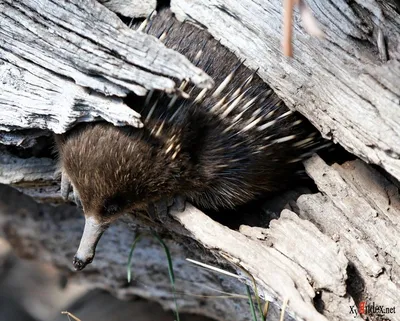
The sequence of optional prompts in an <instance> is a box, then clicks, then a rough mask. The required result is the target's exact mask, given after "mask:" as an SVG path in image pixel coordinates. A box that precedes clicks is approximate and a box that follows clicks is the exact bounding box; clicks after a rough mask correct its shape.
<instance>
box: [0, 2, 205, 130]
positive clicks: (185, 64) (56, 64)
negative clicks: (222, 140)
mask: <svg viewBox="0 0 400 321" xmlns="http://www.w3.org/2000/svg"><path fill="white" fill-rule="evenodd" d="M0 77H1V78H0V79H1V83H2V87H1V89H2V90H1V94H0V107H1V108H0V124H1V125H0V130H11V129H21V128H41V129H50V130H52V131H53V132H56V133H62V132H65V131H66V130H67V129H68V128H69V127H71V125H72V124H74V123H75V122H76V121H93V120H95V119H96V118H98V117H101V118H103V119H105V120H107V121H110V122H112V123H114V124H115V125H122V124H129V125H132V126H136V127H137V126H140V125H141V123H140V121H139V119H138V118H139V115H138V114H137V113H136V112H134V111H133V110H132V109H130V108H129V107H127V106H126V105H125V104H124V102H123V100H122V99H120V98H119V97H122V98H123V97H125V96H126V95H127V94H128V93H129V92H131V91H132V92H135V93H136V94H138V95H144V94H145V93H146V92H147V90H148V89H160V90H164V91H166V92H174V91H175V89H176V88H175V87H176V84H175V82H174V81H173V80H172V79H171V78H168V77H173V78H175V79H180V80H182V79H188V80H190V81H192V82H193V83H194V84H196V85H198V86H200V87H210V86H211V85H212V80H211V79H210V77H208V76H207V75H206V74H205V73H204V72H203V71H202V70H200V69H199V68H196V67H195V66H194V65H192V64H191V63H190V62H189V61H188V60H187V59H186V58H185V57H184V56H182V55H180V54H178V53H177V52H175V51H173V50H171V49H167V48H165V46H164V45H163V44H162V43H161V42H160V41H158V40H157V39H156V38H154V37H151V36H148V35H146V34H144V33H142V32H137V31H135V30H131V29H129V28H128V27H127V26H126V25H124V24H123V23H122V21H121V20H120V19H119V18H118V17H117V16H116V15H115V14H114V13H112V12H110V11H108V10H107V9H105V8H104V7H103V6H102V5H100V4H98V3H97V2H96V1H94V0H87V1H83V2H82V1H78V0H76V1H64V2H63V3H60V2H58V1H55V2H54V1H50V0H43V1H39V2H37V1H29V0H23V1H14V0H12V1H11V0H10V1H2V2H1V3H0ZM22 91H23V94H21V92H22ZM99 93H100V94H99Z"/></svg>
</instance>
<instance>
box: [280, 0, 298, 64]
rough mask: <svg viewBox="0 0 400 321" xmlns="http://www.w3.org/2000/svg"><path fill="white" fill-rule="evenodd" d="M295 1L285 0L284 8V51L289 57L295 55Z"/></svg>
mask: <svg viewBox="0 0 400 321" xmlns="http://www.w3.org/2000/svg"><path fill="white" fill-rule="evenodd" d="M295 1H296V0H285V1H284V8H283V9H284V11H283V53H284V55H285V56H288V57H293V47H292V29H293V8H294V4H295Z"/></svg>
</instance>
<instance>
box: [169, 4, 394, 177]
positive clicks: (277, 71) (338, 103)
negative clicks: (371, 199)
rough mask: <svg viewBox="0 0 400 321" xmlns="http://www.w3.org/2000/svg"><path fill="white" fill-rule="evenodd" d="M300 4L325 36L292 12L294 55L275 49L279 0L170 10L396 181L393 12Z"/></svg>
mask: <svg viewBox="0 0 400 321" xmlns="http://www.w3.org/2000/svg"><path fill="white" fill-rule="evenodd" d="M307 3H308V4H309V6H310V7H311V9H312V12H313V14H314V16H315V18H316V19H317V20H318V22H319V23H320V25H321V29H322V30H323V31H324V33H325V34H326V38H325V39H323V40H321V39H317V38H313V37H311V36H309V35H307V34H306V33H305V32H304V31H303V29H302V28H300V27H299V25H298V22H299V19H298V18H296V21H297V24H296V28H295V31H294V40H293V42H294V43H293V46H294V59H289V58H285V57H283V55H282V52H281V50H282V49H281V41H282V10H283V6H282V1H280V0H272V1H245V2H243V1H236V0H172V1H171V9H172V11H174V12H175V13H176V14H177V15H178V17H180V19H181V20H183V19H185V17H186V18H187V17H189V18H188V19H189V20H195V21H199V22H200V23H201V24H202V25H203V26H205V27H207V29H208V31H209V32H210V33H211V34H212V35H213V36H214V37H215V38H216V39H220V41H221V43H222V44H223V45H225V46H227V47H228V48H229V49H231V50H232V51H233V52H235V53H236V55H237V56H239V57H241V58H243V59H246V61H245V64H246V65H248V66H249V67H251V68H252V69H258V74H259V75H260V76H261V77H262V78H263V79H264V80H265V81H266V82H267V83H268V84H269V85H270V86H271V87H272V88H273V89H274V90H275V92H276V93H277V94H278V95H279V96H280V98H281V99H282V100H283V101H284V102H285V103H286V104H287V105H288V106H289V107H292V108H294V109H296V110H298V111H300V112H301V113H302V114H304V115H305V116H306V117H307V118H308V119H309V120H310V121H311V122H312V123H313V124H314V125H315V126H316V127H317V128H318V129H319V130H320V131H321V132H322V133H323V134H324V135H325V136H326V137H329V138H332V139H333V140H334V141H336V142H339V143H340V144H341V145H342V146H344V147H345V148H346V149H347V150H348V151H350V152H351V153H353V154H355V155H357V156H358V157H360V158H362V159H363V160H365V161H367V162H370V163H374V164H377V165H379V166H382V167H383V168H385V170H387V171H388V172H389V173H391V174H392V175H393V176H395V177H396V178H397V179H400V112H399V108H400V32H399V31H400V14H399V10H398V9H397V8H396V7H395V5H394V4H391V3H390V2H388V1H381V0H373V1H363V0H357V1H352V2H351V3H349V2H348V1H344V0H340V1H319V0H311V1H310V0H309V1H307ZM382 35H383V39H384V40H383V41H381V40H382ZM382 46H384V47H383V48H382ZM382 51H383V52H385V53H386V55H387V57H388V59H389V60H387V59H383V60H382V59H381V57H380V55H379V53H380V52H382Z"/></svg>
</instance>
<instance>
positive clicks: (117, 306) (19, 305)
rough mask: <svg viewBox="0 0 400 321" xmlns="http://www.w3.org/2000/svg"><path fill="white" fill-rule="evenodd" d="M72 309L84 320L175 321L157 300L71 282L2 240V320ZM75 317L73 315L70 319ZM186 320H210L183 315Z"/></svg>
mask: <svg viewBox="0 0 400 321" xmlns="http://www.w3.org/2000/svg"><path fill="white" fill-rule="evenodd" d="M61 311H69V312H71V313H72V314H73V315H74V316H76V317H78V318H79V319H80V320H81V321H111V320H112V321H125V320H133V319H134V320H135V321H150V320H151V321H173V320H174V319H175V316H174V314H173V312H172V311H164V310H163V309H162V308H161V306H160V305H158V304H157V303H154V302H150V301H145V300H142V299H139V298H138V299H136V300H133V301H120V300H118V299H116V298H115V297H113V296H111V295H110V294H108V293H106V292H104V291H97V290H95V291H89V290H88V289H87V288H86V287H85V286H81V285H78V284H70V283H68V280H67V279H66V278H65V277H63V275H61V274H60V273H59V272H58V271H57V269H56V268H54V267H52V266H50V265H47V264H40V263H37V262H32V261H27V260H21V259H19V258H17V257H16V256H15V255H14V254H13V253H12V251H11V250H10V249H9V247H8V245H7V243H6V242H5V241H4V240H2V239H0V321H69V319H68V316H66V315H62V314H61ZM70 319H71V320H72V318H70ZM181 320H182V321H207V320H210V319H207V318H204V317H200V316H195V315H182V316H181Z"/></svg>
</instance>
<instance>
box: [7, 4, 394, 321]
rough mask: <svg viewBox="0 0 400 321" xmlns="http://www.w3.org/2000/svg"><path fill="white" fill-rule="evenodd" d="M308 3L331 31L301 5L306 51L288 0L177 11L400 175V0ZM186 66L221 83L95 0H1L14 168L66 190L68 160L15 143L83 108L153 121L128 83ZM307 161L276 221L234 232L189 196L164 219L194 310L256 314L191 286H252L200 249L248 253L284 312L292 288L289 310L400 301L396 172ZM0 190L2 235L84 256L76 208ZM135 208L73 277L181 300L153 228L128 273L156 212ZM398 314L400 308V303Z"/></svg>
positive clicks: (149, 82) (183, 71) (225, 315)
mask: <svg viewBox="0 0 400 321" xmlns="http://www.w3.org/2000/svg"><path fill="white" fill-rule="evenodd" d="M116 2H118V1H110V3H116ZM149 3H150V2H149ZM307 3H308V5H309V6H310V8H311V10H312V11H313V14H314V16H315V17H316V19H317V20H318V22H319V23H320V25H321V29H322V30H323V31H324V33H325V34H326V38H325V39H324V40H319V39H314V38H312V37H310V36H308V35H307V34H305V33H304V32H303V30H302V29H301V28H300V27H299V24H298V21H296V20H295V30H294V35H293V36H294V37H293V46H294V59H288V58H284V57H283V56H282V53H281V39H282V29H281V24H282V16H281V13H282V2H281V1H277V0H276V1H275V0H272V1H267V2H265V3H264V4H259V3H256V2H253V1H237V0H224V1H223V0H190V1H188V0H186V1H185V0H177V1H174V0H172V1H171V9H172V10H173V11H174V12H175V13H176V14H177V15H178V17H181V18H182V17H184V16H189V17H191V19H195V20H197V21H200V22H201V23H202V24H203V25H204V26H206V27H207V28H208V30H209V31H210V33H211V34H212V35H213V36H214V37H216V38H217V39H220V41H221V43H222V44H224V45H226V46H227V47H229V48H230V49H231V50H233V51H234V52H235V53H236V54H237V55H238V56H239V57H240V58H246V62H245V63H246V64H247V65H248V66H249V67H251V68H253V69H256V68H259V74H260V76H261V77H262V78H263V79H264V80H265V81H267V82H268V83H269V84H270V86H271V87H272V88H273V89H274V90H275V91H276V92H277V93H278V95H279V96H280V97H281V98H282V99H283V100H284V101H285V103H286V104H287V105H288V106H289V107H291V108H294V109H297V110H299V111H300V112H302V113H303V114H304V115H305V116H306V117H307V118H308V119H310V121H311V122H313V124H314V125H315V126H316V127H318V128H319V129H320V130H321V132H322V133H323V134H325V135H326V136H327V137H330V138H332V139H333V140H334V141H335V142H338V143H340V144H341V145H342V146H343V147H345V148H346V149H347V150H348V151H350V152H351V153H353V154H354V155H356V156H358V157H359V158H360V159H362V160H364V161H367V162H370V163H372V164H377V165H379V166H381V167H382V168H384V169H385V170H386V171H387V172H388V173H390V174H391V175H392V176H393V177H394V178H395V179H394V181H395V180H396V179H399V178H400V160H399V155H400V112H399V108H400V106H399V105H400V61H399V60H400V50H399V48H400V14H399V9H398V8H397V7H396V6H395V3H394V2H393V3H391V2H386V1H378V0H376V1H369V2H368V3H365V2H364V1H361V0H360V1H358V0H357V1H353V2H352V3H351V4H349V3H348V2H347V1H335V3H333V1H323V2H322V1H318V0H310V1H308V2H307ZM104 4H105V5H107V2H104ZM144 7H145V6H144ZM114 10H115V11H118V10H116V9H114ZM121 10H122V9H121ZM143 10H147V9H143ZM139 15H142V13H141V14H139ZM382 37H383V38H382ZM382 39H383V40H382ZM382 46H383V47H382ZM166 66H168V68H166ZM169 77H172V78H173V79H175V80H178V81H174V80H171V79H170V78H169ZM181 79H190V80H191V81H192V82H193V83H195V84H197V85H198V86H203V87H208V86H210V85H211V84H212V81H211V80H210V79H209V78H208V76H207V75H206V74H205V73H203V72H202V71H201V70H199V69H197V68H196V67H194V66H193V65H191V64H190V63H189V62H188V61H187V59H186V58H184V57H182V56H181V55H179V54H178V53H175V52H174V51H172V50H168V49H166V48H165V47H164V46H163V45H162V44H160V43H158V41H157V40H155V39H154V38H150V37H148V36H146V35H142V34H138V33H136V32H134V31H132V30H129V29H128V28H127V27H126V26H125V25H124V24H123V23H122V22H121V21H120V19H119V18H118V17H117V16H116V15H115V14H114V13H112V12H111V11H108V10H107V9H106V8H105V7H103V6H102V5H101V4H99V3H97V2H96V1H94V0H87V1H78V0H72V1H68V2H65V3H63V4H62V6H61V5H60V3H59V2H56V1H52V0H41V1H31V0H5V1H2V2H1V3H0V80H1V81H0V84H1V85H0V86H1V90H0V129H1V130H2V132H1V133H0V142H1V143H2V144H3V145H5V146H1V150H0V151H1V154H0V183H3V184H10V185H13V186H14V187H15V188H17V189H20V190H21V191H23V192H24V193H25V194H28V195H30V196H32V197H33V198H34V199H36V200H37V201H39V202H45V203H46V202H50V203H57V202H60V198H59V186H58V185H57V183H56V182H57V178H56V177H55V175H54V170H55V164H54V161H53V160H51V159H49V158H44V157H42V158H38V157H28V158H27V157H26V155H25V156H21V155H20V157H17V156H16V155H15V154H12V153H10V152H9V151H10V148H11V146H12V145H17V146H24V147H31V148H33V150H34V148H35V146H38V145H40V144H41V142H42V139H43V137H44V136H45V135H49V134H50V133H51V132H56V133H62V132H64V131H65V130H67V129H68V128H70V127H71V126H73V124H74V123H76V122H77V121H91V120H95V119H98V118H103V119H105V120H107V121H110V122H112V123H113V124H115V125H122V124H130V125H132V126H140V125H141V124H140V119H139V115H137V114H136V113H135V112H133V111H132V110H131V109H130V108H128V107H127V106H126V105H125V104H124V97H125V96H126V95H127V94H128V93H129V92H135V93H137V94H143V93H144V92H145V90H146V89H162V90H166V91H170V92H171V91H174V90H175V88H176V84H177V83H178V84H179V80H181ZM133 80H134V81H133ZM305 166H306V170H307V173H308V174H309V175H310V177H311V178H312V179H313V180H314V181H315V183H316V185H317V186H318V189H319V191H320V192H319V193H317V194H312V195H311V194H306V195H302V196H301V197H300V198H299V199H298V200H297V207H298V209H297V212H298V213H297V214H298V215H296V214H295V213H293V212H291V211H290V210H284V211H283V212H282V214H281V216H280V217H279V219H277V220H273V221H271V224H270V226H269V227H268V228H266V227H249V226H241V227H240V229H239V231H234V230H231V229H228V228H227V227H224V226H222V225H220V224H218V223H216V222H214V221H212V220H211V219H210V218H209V217H208V216H206V215H205V214H203V213H201V212H200V211H199V210H197V209H196V208H194V207H193V206H190V205H189V206H188V207H187V209H186V211H185V212H183V213H172V215H173V217H174V219H172V218H170V220H169V221H168V222H167V224H166V225H165V226H164V229H160V228H159V227H157V226H154V228H156V229H157V230H158V231H159V232H160V233H162V235H163V236H164V237H165V239H166V240H167V243H168V245H169V246H170V250H171V252H172V256H173V261H174V266H175V269H176V273H177V278H178V285H177V287H178V290H179V289H180V290H181V291H182V292H185V293H186V294H185V295H180V296H179V300H178V303H179V305H180V306H181V309H183V310H184V311H188V312H195V313H201V314H205V315H208V316H211V317H216V318H219V319H221V320H227V319H229V320H245V319H248V318H249V310H248V305H247V303H246V299H239V298H237V299H225V300H221V299H214V300H210V299H205V298H203V299H199V298H198V297H195V296H191V295H190V294H193V292H195V291H198V292H196V293H195V294H207V295H209V294H210V287H212V288H214V289H218V290H220V291H231V292H235V293H242V294H243V293H245V291H244V288H243V285H242V284H241V283H240V282H239V281H238V280H236V279H230V278H229V277H226V276H221V275H217V274H215V273H212V272H210V271H206V270H202V269H199V268H197V267H194V266H192V265H190V264H188V263H187V262H186V261H185V258H186V257H194V258H197V259H198V260H201V261H205V262H208V263H209V264H212V263H215V262H218V263H219V264H220V265H222V266H224V267H225V268H229V269H231V270H232V269H233V270H236V272H237V273H240V274H241V275H242V276H243V277H244V278H247V280H248V277H247V274H246V273H244V272H243V270H241V268H243V269H245V270H247V271H248V272H249V273H250V274H251V275H252V276H253V277H254V278H255V279H256V282H257V285H258V290H259V293H260V295H261V296H262V297H264V298H266V299H270V300H272V301H274V302H275V303H276V304H275V308H274V306H273V307H272V309H271V313H270V314H269V318H270V319H271V320H273V319H277V315H278V313H279V311H278V310H279V307H280V305H281V302H282V301H283V300H286V299H288V300H289V305H288V309H287V310H288V313H290V315H291V316H289V315H288V316H287V319H291V318H292V317H294V318H296V319H299V320H300V319H304V320H327V319H328V320H350V319H352V320H354V319H357V318H358V319H359V320H361V317H360V316H355V315H353V314H351V313H350V311H351V308H350V307H352V306H354V305H356V304H358V303H359V302H361V301H363V300H366V301H367V303H368V302H370V303H372V302H375V303H376V304H380V305H384V306H385V307H389V308H390V307H393V306H396V304H398V298H400V251H399V249H398V246H397V245H398V242H399V240H400V224H399V223H400V200H399V192H398V188H397V187H396V185H395V184H393V183H392V182H391V181H389V180H388V179H387V178H386V177H385V176H387V175H385V174H382V173H380V172H378V171H377V170H376V169H374V168H372V167H371V165H367V164H365V163H364V162H363V161H361V160H357V161H353V162H347V163H345V164H343V165H337V164H335V165H332V166H328V165H327V164H325V162H324V161H323V160H322V159H321V158H319V157H318V156H315V157H313V158H312V159H310V160H309V161H307V162H306V163H305ZM0 189H1V192H0V213H1V214H0V231H1V232H0V233H1V235H3V236H5V237H7V239H8V240H9V241H10V242H11V244H12V245H13V246H14V248H15V249H16V250H17V251H18V253H20V254H21V255H23V256H24V257H31V258H34V259H40V260H46V261H50V262H53V263H55V264H57V266H59V267H60V268H62V269H64V270H70V269H71V258H72V256H73V254H74V251H75V250H76V248H77V244H78V240H79V237H80V234H81V230H82V227H83V219H82V218H79V215H78V213H77V210H76V209H75V208H74V207H72V206H67V205H59V206H58V207H53V206H50V205H47V204H42V205H39V204H37V203H36V202H34V201H33V200H32V199H30V198H29V197H27V196H24V195H20V194H19V193H18V192H17V191H15V190H14V189H12V188H10V187H7V186H5V185H1V186H0ZM124 220H125V224H124V223H119V224H117V225H116V226H114V227H112V228H111V229H110V230H109V231H107V233H106V234H105V235H104V237H103V239H102V241H101V242H100V244H99V248H98V251H97V255H96V259H95V261H94V263H93V265H92V266H91V267H89V268H88V270H87V271H86V272H84V273H80V274H76V273H72V272H71V277H72V278H79V279H85V280H88V281H89V282H91V284H92V285H93V286H98V287H102V288H106V289H109V290H111V291H113V293H115V294H116V295H118V296H120V297H127V296H130V295H140V296H143V297H148V298H150V299H153V300H157V301H159V302H160V303H163V304H164V305H165V306H167V307H170V308H173V300H172V293H171V288H170V284H169V281H168V276H167V268H166V261H165V255H164V253H163V251H162V249H160V248H159V247H158V245H157V243H156V241H154V240H153V239H152V238H151V237H144V238H143V241H142V243H141V244H140V247H138V249H137V252H136V260H135V263H134V265H135V268H134V274H135V275H136V277H137V278H136V279H135V281H134V282H133V284H132V285H129V286H128V285H127V284H126V278H125V276H126V271H125V269H126V261H127V255H128V252H129V247H130V245H131V243H132V241H133V238H134V235H135V233H134V231H137V229H138V228H139V226H143V225H145V224H144V223H143V221H140V220H139V218H134V217H131V216H127V217H125V219H124ZM126 223H127V224H128V228H127V226H126ZM166 231H168V232H166ZM239 266H240V267H241V268H239ZM179 280H180V281H181V283H180V285H179ZM247 282H248V283H249V284H251V282H250V281H249V280H248V281H247ZM399 309H400V307H399ZM386 317H388V318H389V319H390V320H400V311H399V312H398V313H397V314H393V315H387V316H386Z"/></svg>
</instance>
